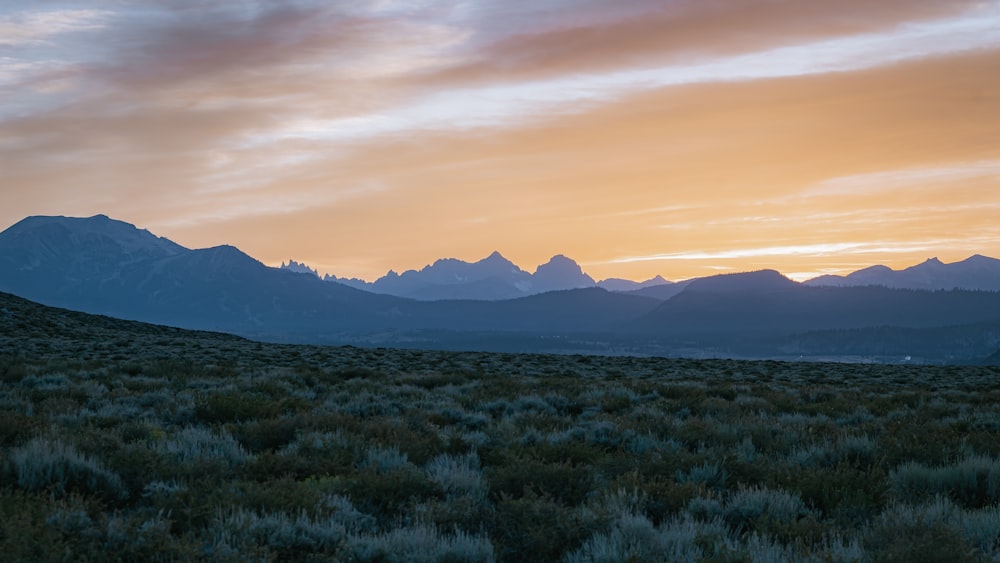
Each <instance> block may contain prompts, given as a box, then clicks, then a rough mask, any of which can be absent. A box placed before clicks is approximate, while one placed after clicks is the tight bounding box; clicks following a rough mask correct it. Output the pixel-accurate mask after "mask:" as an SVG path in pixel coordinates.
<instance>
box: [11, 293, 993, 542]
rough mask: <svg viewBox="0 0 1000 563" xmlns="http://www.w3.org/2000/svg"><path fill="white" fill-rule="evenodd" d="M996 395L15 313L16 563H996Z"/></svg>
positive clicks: (766, 372)
mask: <svg viewBox="0 0 1000 563" xmlns="http://www.w3.org/2000/svg"><path fill="white" fill-rule="evenodd" d="M997 376H998V372H997V368H985V367H978V368H977V367H962V368H959V367H933V366H885V365H848V364H816V363H786V362H773V361H763V362H743V361H729V360H676V359H675V360H671V359H664V358H635V357H595V356H569V355H563V356H554V355H540V354H490V353H472V352H434V351H422V350H394V349H363V348H354V347H322V346H302V345H279V344H262V343H257V342H252V341H249V340H244V339H241V338H237V337H233V336H228V335H222V334H215V333H206V332H191V331H184V330H179V329H172V328H165V327H159V326H151V325H145V324H142V323H136V322H128V321H119V320H116V319H111V318H108V317H100V316H93V315H87V314H82V313H75V312H70V311H66V310H60V309H54V308H50V307H46V306H42V305H38V304H35V303H31V302H28V301H25V300H23V299H20V298H17V297H14V296H11V295H9V294H0V383H2V385H0V516H2V518H0V553H3V554H4V555H3V559H4V560H5V561H12V562H19V561H48V560H63V559H65V557H66V554H67V553H72V554H73V557H74V558H79V559H86V560H100V559H103V558H105V557H106V555H107V554H108V553H111V552H113V553H115V554H116V556H118V557H120V558H122V559H124V560H155V559H172V560H191V561H220V560H221V561H234V562H235V561H245V560H255V559H258V560H357V561H394V562H395V561H398V562H402V561H412V560H425V561H445V560H455V561H458V560H460V561H480V562H493V561H504V562H505V561H524V560H529V559H530V560H533V561H567V560H570V561H575V560H582V561H586V560H589V559H588V558H589V557H590V555H591V554H593V553H603V554H608V553H610V554H611V555H609V557H611V558H612V559H613V560H627V559H628V558H629V557H632V558H638V559H641V560H658V558H659V557H661V556H662V554H663V553H664V550H665V549H667V548H668V547H669V549H670V550H672V551H671V553H675V554H680V555H679V556H680V557H683V558H685V559H689V560H704V559H711V558H718V557H719V556H720V554H725V557H726V558H728V559H734V558H737V559H741V560H742V559H750V557H751V555H753V556H754V557H765V558H766V559H767V560H796V561H798V560H820V561H825V560H844V559H851V558H853V559H854V560H905V561H914V560H921V558H924V559H927V558H930V560H940V559H941V558H944V559H949V560H950V559H951V556H952V555H954V554H955V553H961V554H966V555H968V557H967V559H968V560H969V561H976V560H990V559H995V558H996V557H998V556H1000V550H998V546H997V544H996V542H995V538H996V537H997V536H998V535H1000V522H998V521H997V519H996V518H993V516H994V515H995V512H996V506H997V503H1000V496H998V494H997V492H996V491H994V490H992V489H990V488H988V487H980V486H979V485H977V483H989V482H992V481H994V480H996V478H997V475H1000V449H998V448H997V442H996V436H995V431H994V428H993V422H994V421H995V420H996V419H997V417H1000V411H998V409H1000V395H998V393H1000V389H998V385H997ZM734 429H736V432H735V433H734ZM956 474H957V475H973V476H974V477H975V479H974V480H973V481H971V483H972V484H971V485H970V484H969V483H970V482H969V481H968V480H967V479H951V478H948V477H947V476H949V475H956ZM748 530H752V532H750V533H748ZM609 534H615V535H622V536H623V537H624V536H625V535H627V534H629V536H628V537H633V538H634V541H632V542H631V543H629V544H628V545H625V546H622V545H620V544H618V543H615V542H614V541H612V540H609V539H608V538H609ZM665 546H667V547H665ZM761 554H764V555H763V556H762V555H761Z"/></svg>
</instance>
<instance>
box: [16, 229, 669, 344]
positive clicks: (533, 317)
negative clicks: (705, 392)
mask: <svg viewBox="0 0 1000 563" xmlns="http://www.w3.org/2000/svg"><path fill="white" fill-rule="evenodd" d="M465 266H469V265H467V264H466V265H465ZM471 266H475V267H476V268H478V269H479V271H480V272H482V271H486V272H487V274H489V273H496V272H504V271H506V272H508V273H511V274H514V275H517V274H518V272H521V271H520V270H518V269H516V268H515V267H513V265H512V264H510V262H509V261H507V260H506V259H504V258H503V257H502V256H500V255H499V254H494V255H492V256H490V257H488V258H486V259H485V260H482V261H480V262H478V263H477V264H474V265H471ZM430 269H431V272H430V273H431V274H432V276H436V278H435V277H432V278H431V279H437V280H438V281H442V280H449V279H455V278H454V276H461V275H462V273H463V272H466V271H467V268H465V267H464V266H463V263H460V261H457V260H444V261H438V262H437V263H435V265H434V266H432V267H430ZM512 270H513V271H512ZM521 273H522V274H524V272H521ZM525 275H526V274H525ZM449 276H452V277H449ZM490 279H491V278H489V277H487V278H485V279H481V280H479V282H480V283H487V282H489V280H490ZM460 281H461V280H460ZM0 291H8V292H11V293H14V294H16V295H19V296H22V297H25V298H28V299H31V300H33V301H37V302H39V303H43V304H47V305H55V306H60V307H65V308H68V309H74V310H79V311H84V312H89V313H97V314H105V315H110V316H115V317H119V318H124V319H133V320H141V321H146V322H153V323H158V324H165V325H170V326H178V327H184V328H195V329H208V330H220V331H226V332H232V333H237V334H242V335H249V336H254V337H259V338H265V339H272V340H290V341H303V342H338V341H341V340H342V339H343V338H345V335H347V336H346V338H348V339H354V338H356V337H357V335H358V334H359V333H362V332H364V331H406V330H429V329H434V330H482V331H491V330H519V331H531V332H539V333H545V332H552V331H571V332H580V331H586V330H598V329H604V328H606V327H608V326H611V325H614V324H617V323H621V322H623V321H625V320H627V319H630V318H634V317H635V316H638V315H639V314H641V313H644V312H647V311H649V310H651V309H652V308H653V307H654V306H656V305H657V302H656V301H654V300H650V299H643V298H639V297H633V296H626V295H620V294H613V293H609V292H607V291H604V290H593V291H590V292H573V291H570V292H558V293H553V294H544V295H534V296H531V297H528V298H522V299H515V300H508V301H494V302H490V301H461V300H454V299H453V300H448V301H435V302H421V301H415V300H411V299H404V298H399V297H395V296H389V295H379V294H375V293H371V292H366V291H361V290H358V289H355V288H351V287H347V286H345V285H343V284H340V283H330V282H326V281H323V280H321V279H319V278H317V277H315V276H312V275H302V274H299V273H295V272H290V271H287V270H282V269H278V268H269V267H267V266H265V265H264V264H262V263H260V262H258V261H257V260H254V259H253V258H251V257H249V256H247V255H246V254H244V253H243V252H241V251H240V250H239V249H237V248H235V247H232V246H218V247H214V248H208V249H201V250H189V249H186V248H184V247H182V246H180V245H176V244H174V243H171V242H170V241H168V240H166V239H160V238H157V237H155V236H153V235H151V234H149V233H148V232H146V231H140V230H139V229H136V228H135V227H134V226H132V225H129V224H127V223H122V222H119V221H112V220H110V219H108V218H107V217H104V216H98V217H91V218H89V219H74V218H65V217H48V218H30V219H26V220H25V221H22V222H20V223H18V224H17V225H15V226H14V227H11V228H10V229H8V230H6V231H4V232H3V233H0ZM456 293H457V292H456Z"/></svg>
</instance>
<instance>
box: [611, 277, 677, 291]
mask: <svg viewBox="0 0 1000 563" xmlns="http://www.w3.org/2000/svg"><path fill="white" fill-rule="evenodd" d="M672 283H673V282H671V281H668V280H666V279H663V276H656V277H654V278H650V279H648V280H646V281H643V282H636V281H632V280H626V279H622V278H607V279H603V280H601V281H599V282H597V287H600V288H602V289H606V290H608V291H617V292H620V293H624V292H627V291H637V290H640V289H645V288H647V287H656V286H658V285H670V284H672Z"/></svg>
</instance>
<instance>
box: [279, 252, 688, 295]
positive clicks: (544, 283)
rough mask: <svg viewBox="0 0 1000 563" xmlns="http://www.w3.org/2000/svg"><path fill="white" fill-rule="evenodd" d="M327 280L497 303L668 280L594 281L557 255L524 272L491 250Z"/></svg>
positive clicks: (297, 267)
mask: <svg viewBox="0 0 1000 563" xmlns="http://www.w3.org/2000/svg"><path fill="white" fill-rule="evenodd" d="M281 267H282V268H284V269H287V270H290V271H294V272H301V273H312V274H314V275H316V276H318V275H319V273H318V272H316V270H313V269H312V268H310V267H309V266H306V265H305V264H300V263H298V262H296V261H295V260H289V262H288V264H287V265H285V264H284V263H282V266H281ZM323 279H324V280H326V281H332V282H337V283H342V284H344V285H347V286H350V287H354V288H357V289H363V290H365V291H371V292H373V293H381V294H385V295H395V296H397V297H407V298H410V299H418V300H421V301H436V300H443V299H479V300H487V301H497V300H504V299H515V298H518V297H526V296H528V295H536V294H539V293H545V292H548V291H560V290H565V289H582V288H587V287H600V288H603V289H607V290H608V291H619V292H622V291H634V290H638V289H642V288H645V287H650V286H654V285H663V284H669V283H671V282H669V281H667V280H665V279H663V278H662V277H660V276H656V277H655V278H652V279H649V280H646V281H644V282H634V281H631V280H624V279H618V278H610V279H606V280H601V281H594V278H592V277H590V276H589V275H587V274H586V273H584V271H583V269H582V268H581V267H580V265H579V264H577V263H576V262H575V261H573V260H572V259H570V258H567V257H566V256H563V255H562V254H558V255H556V256H553V257H552V258H551V259H550V260H549V261H548V262H546V263H545V264H542V265H540V266H538V267H537V268H536V269H535V272H534V273H529V272H527V271H525V270H522V269H521V268H520V267H519V266H517V265H515V264H514V263H513V262H511V261H510V260H508V259H506V258H504V257H503V255H501V254H500V253H499V252H493V253H492V254H490V255H489V256H487V257H486V258H483V259H482V260H479V261H478V262H465V261H463V260H457V259H455V258H442V259H440V260H437V261H436V262H434V263H433V264H429V265H427V266H424V267H423V268H421V269H420V270H407V271H405V272H403V273H402V274H398V273H396V272H395V271H393V270H389V272H388V273H387V274H386V275H384V276H382V277H380V278H378V279H377V280H375V281H374V282H367V281H365V280H362V279H358V278H338V277H336V276H333V275H330V274H327V275H326V276H324V277H323Z"/></svg>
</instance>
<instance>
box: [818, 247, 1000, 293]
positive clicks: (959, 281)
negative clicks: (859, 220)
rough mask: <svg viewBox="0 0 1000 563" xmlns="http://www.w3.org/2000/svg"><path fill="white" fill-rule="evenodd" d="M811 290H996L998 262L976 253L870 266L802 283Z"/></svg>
mask: <svg viewBox="0 0 1000 563" xmlns="http://www.w3.org/2000/svg"><path fill="white" fill-rule="evenodd" d="M805 285H808V286H813V287H821V286H833V287H849V286H864V285H880V286H884V287H890V288H896V289H927V290H938V289H972V290H982V291H1000V260H997V259H996V258H989V257H987V256H981V255H979V254H976V255H974V256H970V257H969V258H966V259H965V260H962V261H961V262H953V263H950V264H945V263H943V262H941V261H940V260H938V259H937V258H931V259H929V260H927V261H925V262H923V263H921V264H917V265H916V266H911V267H909V268H906V269H904V270H893V269H891V268H888V267H886V266H871V267H869V268H864V269H862V270H858V271H856V272H854V273H851V274H848V275H846V276H834V275H827V276H820V277H818V278H814V279H811V280H809V281H807V282H805Z"/></svg>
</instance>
